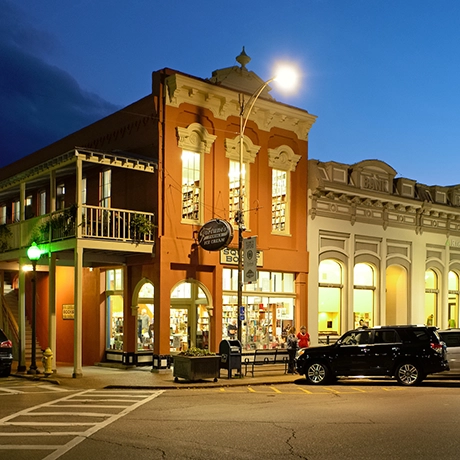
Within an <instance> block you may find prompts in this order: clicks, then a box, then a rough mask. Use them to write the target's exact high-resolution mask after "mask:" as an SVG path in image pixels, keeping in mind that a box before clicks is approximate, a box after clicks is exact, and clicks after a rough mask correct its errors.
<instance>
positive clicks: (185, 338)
mask: <svg viewBox="0 0 460 460" xmlns="http://www.w3.org/2000/svg"><path fill="white" fill-rule="evenodd" d="M170 302H171V309H170V331H171V348H170V350H171V352H180V351H184V350H186V349H187V348H189V347H197V348H209V334H210V308H209V307H210V302H209V299H208V297H207V295H206V293H205V292H204V290H203V288H202V287H201V286H200V285H199V283H198V282H189V281H183V282H181V283H180V284H178V285H177V286H176V287H175V288H174V289H173V291H172V293H171V300H170Z"/></svg>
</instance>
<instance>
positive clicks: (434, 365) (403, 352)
mask: <svg viewBox="0 0 460 460" xmlns="http://www.w3.org/2000/svg"><path fill="white" fill-rule="evenodd" d="M296 366H297V371H298V373H299V374H304V375H305V377H306V378H307V380H308V381H309V382H310V383H313V384H322V383H326V382H328V381H330V380H333V379H334V378H335V377H339V376H342V377H347V376H369V377H370V376H374V377H396V379H397V381H398V382H399V383H400V384H401V385H415V384H417V383H420V382H421V381H422V380H423V379H424V378H425V377H426V376H427V375H428V374H434V373H436V372H442V371H448V370H449V365H448V363H447V360H446V347H445V344H444V343H443V342H442V341H441V339H440V337H439V335H438V333H437V332H436V328H435V327H429V326H380V327H371V328H363V329H355V330H353V331H349V332H347V333H346V334H344V335H343V336H342V337H341V338H340V339H339V340H338V341H337V342H336V343H335V344H334V345H329V346H323V347H309V348H304V349H302V350H300V352H299V355H298V357H297V360H296Z"/></svg>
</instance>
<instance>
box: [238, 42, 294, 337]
mask: <svg viewBox="0 0 460 460" xmlns="http://www.w3.org/2000/svg"><path fill="white" fill-rule="evenodd" d="M243 52H244V48H243ZM296 78H297V75H296V73H295V72H294V71H293V70H292V69H291V68H288V67H283V68H280V69H278V71H277V75H276V76H275V77H273V78H270V79H269V80H267V81H266V82H265V83H263V84H262V85H261V86H260V88H259V89H258V90H257V91H256V92H255V93H253V94H252V96H251V97H250V98H249V100H248V104H247V105H246V104H245V101H244V95H243V94H241V93H240V95H239V103H240V134H239V141H240V152H239V153H240V158H239V169H240V170H239V173H240V180H239V190H238V210H237V212H236V216H235V221H236V223H237V225H238V294H237V303H238V340H239V341H240V342H241V339H242V330H241V329H242V327H241V326H242V319H241V318H242V312H241V307H242V306H243V232H244V231H245V230H246V227H245V226H244V209H243V208H244V206H243V198H244V189H243V178H244V173H243V166H244V161H243V160H244V158H243V157H244V155H243V153H244V148H243V141H244V131H245V129H246V125H247V123H248V120H249V116H250V115H251V112H252V109H253V108H254V105H255V103H256V101H257V99H259V96H260V95H261V94H262V92H263V91H264V89H265V88H266V87H267V86H268V85H269V84H270V83H271V82H272V81H275V80H276V81H281V84H282V85H283V86H284V87H286V88H287V87H292V86H294V84H295V82H296Z"/></svg>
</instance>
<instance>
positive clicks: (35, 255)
mask: <svg viewBox="0 0 460 460" xmlns="http://www.w3.org/2000/svg"><path fill="white" fill-rule="evenodd" d="M40 256H41V251H40V248H39V247H38V246H37V244H36V243H35V242H33V243H32V245H31V246H30V248H29V249H27V257H28V258H29V260H30V261H31V262H32V270H33V275H32V359H31V363H30V367H29V370H28V371H27V373H28V374H38V373H39V371H38V370H37V363H36V353H35V351H36V341H37V338H36V319H35V318H36V312H35V310H36V305H35V297H36V295H37V286H36V276H37V271H36V269H37V260H38V259H40Z"/></svg>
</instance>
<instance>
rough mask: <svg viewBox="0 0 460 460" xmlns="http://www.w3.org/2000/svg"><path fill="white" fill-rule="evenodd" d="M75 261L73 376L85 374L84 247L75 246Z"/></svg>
mask: <svg viewBox="0 0 460 460" xmlns="http://www.w3.org/2000/svg"><path fill="white" fill-rule="evenodd" d="M74 256H75V262H74V270H75V272H74V312H75V316H74V343H73V361H74V369H73V375H72V377H73V378H78V377H82V376H83V371H82V342H83V340H82V336H83V334H82V308H83V303H82V267H83V248H81V247H79V246H78V241H77V245H76V247H75V253H74Z"/></svg>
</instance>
